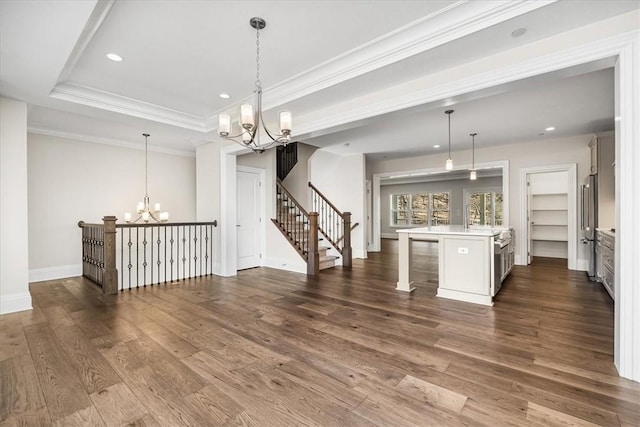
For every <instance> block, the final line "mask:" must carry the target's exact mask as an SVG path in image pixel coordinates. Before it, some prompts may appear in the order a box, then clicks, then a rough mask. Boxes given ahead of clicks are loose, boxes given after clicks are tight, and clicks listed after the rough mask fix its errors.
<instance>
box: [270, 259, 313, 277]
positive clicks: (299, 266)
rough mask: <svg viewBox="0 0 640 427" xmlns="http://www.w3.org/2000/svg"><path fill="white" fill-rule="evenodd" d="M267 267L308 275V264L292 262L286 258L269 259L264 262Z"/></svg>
mask: <svg viewBox="0 0 640 427" xmlns="http://www.w3.org/2000/svg"><path fill="white" fill-rule="evenodd" d="M264 266H265V267H271V268H277V269H278V270H286V271H292V272H294V273H302V274H307V264H306V263H304V262H297V261H292V260H290V259H286V258H275V257H268V258H267V259H266V260H265V262H264Z"/></svg>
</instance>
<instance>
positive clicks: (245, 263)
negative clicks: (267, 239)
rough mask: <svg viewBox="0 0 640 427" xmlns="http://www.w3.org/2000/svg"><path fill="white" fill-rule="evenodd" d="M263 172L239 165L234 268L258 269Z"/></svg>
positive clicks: (260, 262) (261, 230) (262, 207)
mask: <svg viewBox="0 0 640 427" xmlns="http://www.w3.org/2000/svg"><path fill="white" fill-rule="evenodd" d="M264 175H265V173H264V170H263V169H257V168H252V167H248V166H238V167H237V170H236V189H237V199H236V200H237V220H236V236H237V257H238V260H237V269H238V270H244V269H247V268H253V267H259V266H261V265H262V258H263V257H262V254H263V253H264V249H263V242H264V221H263V219H262V218H263V216H264V215H263V211H264V191H263V188H264Z"/></svg>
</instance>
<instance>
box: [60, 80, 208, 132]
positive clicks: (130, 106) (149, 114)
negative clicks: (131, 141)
mask: <svg viewBox="0 0 640 427" xmlns="http://www.w3.org/2000/svg"><path fill="white" fill-rule="evenodd" d="M49 96H51V97H52V98H55V99H60V100H63V101H69V102H73V103H76V104H82V105H86V106H89V107H94V108H100V109H102V110H107V111H112V112H114V113H120V114H125V115H128V116H133V117H138V118H141V119H146V120H153V121H155V122H159V123H164V124H167V125H171V126H177V127H181V128H184V129H190V130H195V131H199V132H210V131H211V129H207V128H206V127H205V118H204V117H199V116H196V115H193V114H189V113H184V112H182V111H177V110H172V109H170V108H166V107H162V106H159V105H155V104H151V103H149V102H144V101H140V100H137V99H133V98H129V97H126V96H121V95H116V94H114V93H111V92H107V91H103V90H99V89H95V88H92V87H88V86H83V85H81V84H78V83H73V82H65V83H59V84H57V85H56V86H55V87H54V88H53V89H52V90H51V93H50V95H49Z"/></svg>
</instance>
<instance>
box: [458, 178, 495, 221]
mask: <svg viewBox="0 0 640 427" xmlns="http://www.w3.org/2000/svg"><path fill="white" fill-rule="evenodd" d="M472 193H491V224H481V225H482V226H488V227H504V192H503V191H502V187H477V188H476V187H465V188H464V190H463V201H464V203H463V209H467V205H468V204H469V198H470V197H471V194H472ZM497 193H501V194H502V223H503V225H496V194H497ZM485 222H486V221H485Z"/></svg>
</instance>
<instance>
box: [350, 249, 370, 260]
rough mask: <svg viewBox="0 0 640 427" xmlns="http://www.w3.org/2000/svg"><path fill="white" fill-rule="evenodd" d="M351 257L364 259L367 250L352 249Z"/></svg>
mask: <svg viewBox="0 0 640 427" xmlns="http://www.w3.org/2000/svg"><path fill="white" fill-rule="evenodd" d="M351 257H352V258H354V259H355V258H358V259H365V258H366V257H367V251H365V250H364V249H358V250H357V251H353V253H352V254H351Z"/></svg>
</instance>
